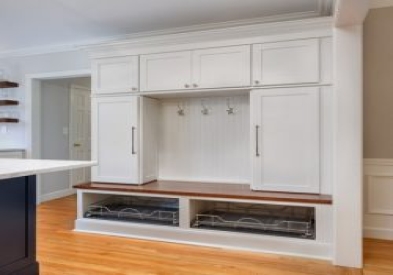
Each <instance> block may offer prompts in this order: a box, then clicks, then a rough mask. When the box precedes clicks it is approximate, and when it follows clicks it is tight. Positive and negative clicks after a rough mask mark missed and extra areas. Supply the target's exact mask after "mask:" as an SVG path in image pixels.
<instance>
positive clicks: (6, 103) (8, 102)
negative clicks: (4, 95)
mask: <svg viewBox="0 0 393 275" xmlns="http://www.w3.org/2000/svg"><path fill="white" fill-rule="evenodd" d="M18 104H19V101H16V100H9V99H0V106H11V105H18Z"/></svg>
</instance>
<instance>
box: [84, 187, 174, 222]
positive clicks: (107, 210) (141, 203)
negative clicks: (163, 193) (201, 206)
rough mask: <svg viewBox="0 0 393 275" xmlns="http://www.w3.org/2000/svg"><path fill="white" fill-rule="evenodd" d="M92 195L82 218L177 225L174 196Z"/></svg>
mask: <svg viewBox="0 0 393 275" xmlns="http://www.w3.org/2000/svg"><path fill="white" fill-rule="evenodd" d="M85 196H89V195H85ZM94 197H95V201H94V202H92V203H89V204H88V205H87V206H86V207H85V209H84V214H83V215H84V218H89V219H100V220H111V221H122V222H136V223H144V224H154V225H168V226H179V200H178V199H176V198H162V197H150V196H149V197H146V196H121V195H97V194H94Z"/></svg>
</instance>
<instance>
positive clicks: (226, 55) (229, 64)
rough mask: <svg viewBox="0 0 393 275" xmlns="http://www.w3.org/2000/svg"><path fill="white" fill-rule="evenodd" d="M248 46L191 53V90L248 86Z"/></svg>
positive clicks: (249, 68) (249, 56) (249, 66)
mask: <svg viewBox="0 0 393 275" xmlns="http://www.w3.org/2000/svg"><path fill="white" fill-rule="evenodd" d="M250 62H251V52H250V46H249V45H242V46H234V47H222V48H211V49H203V50H196V51H193V54H192V72H193V83H192V86H193V88H202V89H203V88H227V87H244V86H250V75H251V64H250Z"/></svg>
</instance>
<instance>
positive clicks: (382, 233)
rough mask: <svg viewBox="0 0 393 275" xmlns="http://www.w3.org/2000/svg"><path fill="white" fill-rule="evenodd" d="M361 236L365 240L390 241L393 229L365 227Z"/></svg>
mask: <svg viewBox="0 0 393 275" xmlns="http://www.w3.org/2000/svg"><path fill="white" fill-rule="evenodd" d="M363 235H364V237H365V238H372V239H380V240H389V241H392V240H393V229H385V228H372V227H365V228H364V229H363Z"/></svg>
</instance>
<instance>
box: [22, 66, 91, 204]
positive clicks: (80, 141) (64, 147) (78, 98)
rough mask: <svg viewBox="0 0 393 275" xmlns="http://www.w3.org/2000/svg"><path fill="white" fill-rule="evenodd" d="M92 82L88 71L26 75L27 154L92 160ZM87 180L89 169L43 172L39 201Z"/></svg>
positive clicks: (64, 193) (39, 179) (65, 192)
mask: <svg viewBox="0 0 393 275" xmlns="http://www.w3.org/2000/svg"><path fill="white" fill-rule="evenodd" d="M90 83H91V79H90V73H89V72H86V71H78V72H63V73H61V72H59V73H54V74H41V75H34V76H29V77H28V78H27V81H26V86H27V89H26V90H27V96H26V128H27V131H26V132H27V135H26V143H27V144H28V148H27V157H30V158H36V159H70V160H89V159H90V156H91V149H90V144H91V142H90V139H91V138H90V136H91V133H90V117H91V111H90V106H91V104H90V95H91V88H90V87H91V84H90ZM29 90H30V91H31V93H29V92H28V91H29ZM87 181H90V169H89V168H83V169H78V170H73V171H62V172H56V173H50V174H45V175H40V176H38V177H37V203H40V202H43V201H48V200H52V199H56V198H60V197H65V196H68V195H71V194H74V193H75V191H74V190H73V186H74V185H76V184H78V183H81V182H87Z"/></svg>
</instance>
